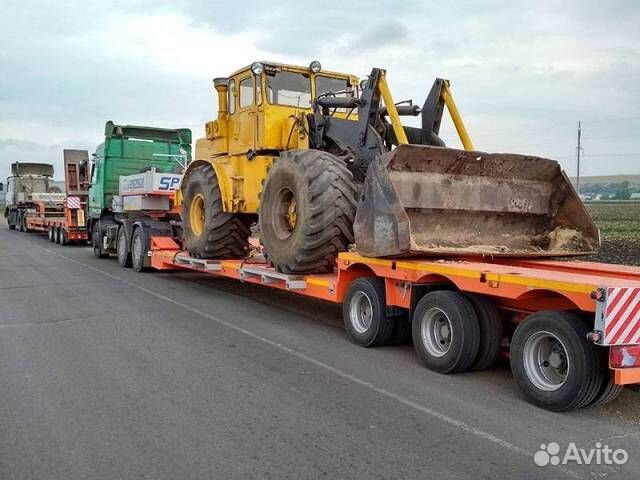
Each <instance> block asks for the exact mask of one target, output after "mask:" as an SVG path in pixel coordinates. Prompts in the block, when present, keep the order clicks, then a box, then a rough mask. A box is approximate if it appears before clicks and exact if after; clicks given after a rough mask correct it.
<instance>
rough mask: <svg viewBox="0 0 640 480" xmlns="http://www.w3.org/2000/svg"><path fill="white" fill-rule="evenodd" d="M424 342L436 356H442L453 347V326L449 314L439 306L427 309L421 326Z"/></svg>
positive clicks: (428, 349) (427, 348) (431, 353)
mask: <svg viewBox="0 0 640 480" xmlns="http://www.w3.org/2000/svg"><path fill="white" fill-rule="evenodd" d="M420 334H421V337H422V343H423V345H424V347H425V349H426V350H427V352H428V353H429V354H430V355H432V356H434V357H442V356H444V355H445V354H446V353H447V352H448V351H449V348H451V340H452V338H453V335H452V327H451V321H450V320H449V317H448V316H447V314H446V313H445V312H444V311H442V310H440V309H439V308H436V307H434V308H431V309H429V310H427V311H426V312H425V314H424V317H423V318H422V324H421V327H420Z"/></svg>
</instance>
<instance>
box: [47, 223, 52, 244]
mask: <svg viewBox="0 0 640 480" xmlns="http://www.w3.org/2000/svg"><path fill="white" fill-rule="evenodd" d="M47 233H48V235H49V241H50V242H52V243H53V227H52V226H49V231H48V232H47Z"/></svg>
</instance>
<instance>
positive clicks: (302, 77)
mask: <svg viewBox="0 0 640 480" xmlns="http://www.w3.org/2000/svg"><path fill="white" fill-rule="evenodd" d="M267 100H268V102H269V103H271V104H274V105H286V106H289V107H300V108H309V107H310V106H311V78H310V77H309V75H307V74H305V73H294V72H274V73H270V72H267Z"/></svg>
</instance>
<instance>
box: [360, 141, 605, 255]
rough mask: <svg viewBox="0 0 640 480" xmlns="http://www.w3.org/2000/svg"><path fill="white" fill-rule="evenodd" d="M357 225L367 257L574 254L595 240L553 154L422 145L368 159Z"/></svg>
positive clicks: (596, 244) (590, 224)
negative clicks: (535, 154)
mask: <svg viewBox="0 0 640 480" xmlns="http://www.w3.org/2000/svg"><path fill="white" fill-rule="evenodd" d="M354 234H355V240H356V250H357V251H358V252H359V253H360V254H362V255H365V256H369V257H388V256H408V255H413V256H418V255H423V256H434V255H439V256H463V255H464V256H485V255H488V256H512V257H540V256H572V255H586V254H590V253H594V252H595V250H596V249H597V248H598V247H599V242H600V240H599V233H598V229H597V228H596V226H595V225H594V223H593V221H592V220H591V217H590V216H589V214H588V213H587V211H586V209H585V208H584V205H583V204H582V202H581V201H580V198H579V197H578V195H577V194H576V192H575V190H574V189H573V187H572V185H571V183H570V181H569V179H568V177H567V176H566V174H565V173H564V172H563V171H562V170H561V168H560V165H559V164H558V163H557V162H555V161H553V160H548V159H545V158H539V157H531V156H525V155H513V154H508V153H497V154H488V153H485V152H476V151H464V150H456V149H452V148H442V147H430V146H422V145H400V146H398V147H397V148H396V149H395V150H393V151H391V152H389V153H386V154H384V155H382V156H380V157H378V158H377V159H376V160H375V161H373V162H372V163H371V165H370V166H369V169H368V172H367V177H366V179H365V184H364V188H363V194H362V197H361V199H360V203H359V205H358V210H357V213H356V219H355V224H354Z"/></svg>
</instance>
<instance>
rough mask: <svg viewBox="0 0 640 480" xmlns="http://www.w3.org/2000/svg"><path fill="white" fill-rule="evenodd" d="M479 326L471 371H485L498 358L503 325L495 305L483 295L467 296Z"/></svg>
mask: <svg viewBox="0 0 640 480" xmlns="http://www.w3.org/2000/svg"><path fill="white" fill-rule="evenodd" d="M466 297H467V299H469V301H470V302H471V305H472V306H473V310H474V311H475V312H476V315H477V316H478V322H479V325H480V349H479V351H478V356H477V357H476V359H475V361H474V362H473V366H472V367H471V370H476V371H479V370H487V369H488V368H491V367H492V366H493V365H494V364H495V363H496V361H497V360H498V358H499V357H500V350H501V345H502V335H503V333H502V332H503V324H502V318H501V316H500V311H499V310H498V307H496V304H495V303H494V302H492V301H491V300H490V299H489V298H487V297H485V296H483V295H473V294H467V295H466Z"/></svg>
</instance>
